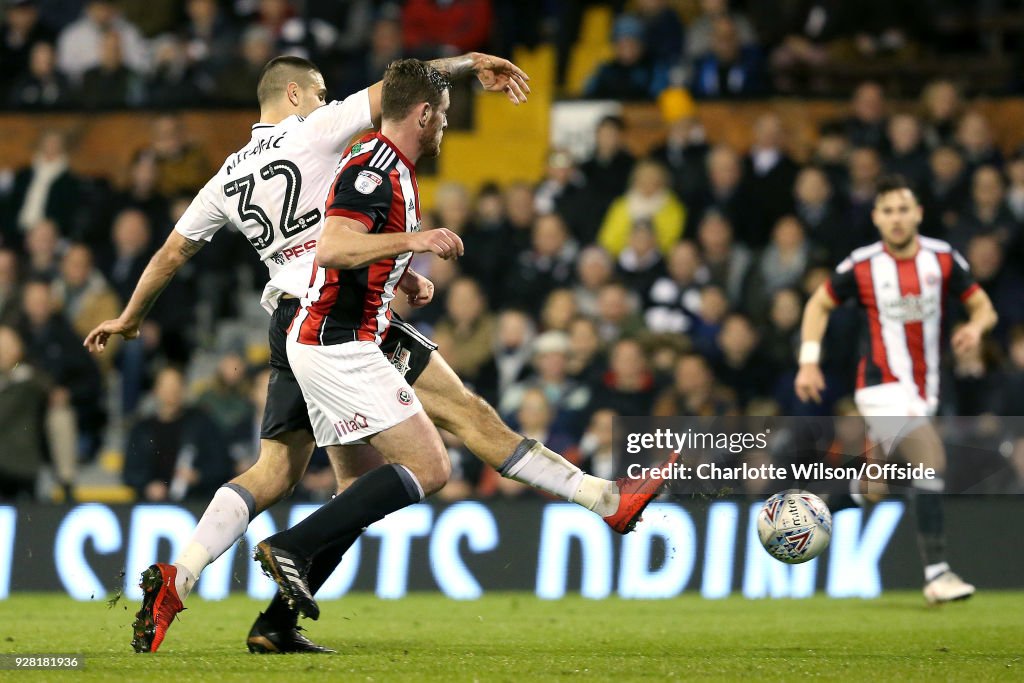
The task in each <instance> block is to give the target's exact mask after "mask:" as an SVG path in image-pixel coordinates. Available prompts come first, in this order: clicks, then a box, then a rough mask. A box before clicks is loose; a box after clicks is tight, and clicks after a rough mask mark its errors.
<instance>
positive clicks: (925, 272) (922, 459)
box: [795, 176, 997, 602]
mask: <svg viewBox="0 0 1024 683" xmlns="http://www.w3.org/2000/svg"><path fill="white" fill-rule="evenodd" d="M871 216H872V220H873V221H874V223H875V226H876V227H877V228H878V231H879V233H880V234H881V237H882V239H881V240H880V241H879V242H876V243H874V244H872V245H869V246H866V247H861V248H860V249H856V250H854V252H853V253H852V254H850V256H849V257H848V258H847V259H846V260H844V261H843V262H842V263H840V264H839V266H838V267H837V268H836V271H835V272H834V273H833V274H832V277H831V278H830V279H829V280H827V281H826V282H825V283H824V284H823V285H822V286H821V287H819V288H818V291H817V292H815V293H814V295H813V296H812V297H811V299H810V301H808V302H807V307H806V308H805V309H804V318H803V326H802V328H801V337H802V344H801V346H800V370H799V372H798V373H797V376H796V382H795V388H796V393H797V396H798V397H799V398H800V400H802V401H815V402H818V403H820V402H821V392H822V390H823V389H824V388H825V378H824V375H822V372H821V368H820V367H819V365H818V362H819V359H820V356H821V339H822V337H823V336H824V334H825V328H826V326H827V324H828V316H829V313H830V312H831V311H832V309H834V308H835V307H836V306H839V305H840V304H843V303H844V302H846V301H853V302H855V303H856V304H857V305H858V306H859V307H860V308H861V309H863V311H864V314H865V317H866V319H867V325H866V329H865V330H864V334H863V335H862V336H863V338H862V344H861V346H862V356H861V360H860V365H859V368H858V372H857V389H856V392H855V393H854V400H855V402H856V404H857V408H858V410H859V411H860V413H861V415H862V416H863V417H864V419H865V421H866V422H867V423H868V428H869V429H870V431H871V435H872V438H873V439H874V440H875V441H876V443H878V444H879V446H880V447H881V448H882V450H883V453H885V454H889V453H890V452H894V453H895V454H896V455H897V456H898V457H899V458H900V459H902V460H904V461H906V462H909V463H913V464H915V465H916V464H922V465H924V466H926V467H932V468H935V470H936V472H937V473H938V474H939V476H940V477H941V476H942V475H943V473H944V472H945V465H946V462H945V461H946V454H945V449H944V447H943V445H942V441H941V440H940V439H939V436H938V434H937V433H936V432H935V429H934V427H933V426H932V425H931V424H930V422H928V419H927V418H929V417H931V416H933V415H934V414H935V411H936V409H937V407H938V403H939V366H940V361H941V349H942V339H941V337H942V324H943V314H944V312H945V307H946V301H947V299H950V298H956V299H958V300H959V301H960V302H961V303H962V304H963V306H964V307H965V308H966V310H967V314H968V321H967V323H966V324H965V325H963V326H961V327H960V328H959V329H958V330H957V331H956V333H955V334H954V335H953V337H952V340H951V341H952V345H953V348H954V349H956V350H958V351H960V350H969V349H971V348H974V347H977V346H978V344H980V342H981V338H982V337H983V336H984V335H985V333H987V332H988V331H989V330H991V329H992V328H993V327H995V324H996V320H997V318H996V312H995V309H994V308H993V307H992V302H991V300H989V298H988V295H987V294H985V292H984V290H982V289H981V287H980V286H978V284H977V283H976V282H974V280H973V278H972V277H971V274H970V271H969V269H968V266H967V262H966V261H965V260H964V258H963V257H962V256H961V255H960V254H958V253H957V252H956V251H955V250H953V248H952V247H950V246H949V244H948V243H946V242H943V241H942V240H937V239H931V238H928V237H922V236H920V235H919V234H918V227H919V226H920V224H921V218H922V210H921V205H920V204H919V203H918V201H917V198H916V197H915V196H914V193H913V191H912V190H911V189H910V187H909V186H908V185H907V182H906V181H905V180H904V179H903V178H902V177H900V176H889V177H886V178H883V179H882V180H881V181H880V182H879V185H878V192H877V195H876V198H875V207H874V209H873V211H872V214H871ZM914 488H915V490H916V491H917V492H918V495H916V496H915V498H916V506H917V524H918V535H919V537H920V539H921V550H922V554H923V556H924V558H923V559H924V562H925V589H924V593H925V598H926V599H927V600H928V601H929V602H946V601H949V600H957V599H962V598H967V597H970V595H971V594H973V593H974V586H971V585H970V584H968V583H965V582H964V581H963V580H961V579H960V578H959V577H958V576H957V575H956V574H954V573H953V572H952V571H950V569H949V565H948V564H947V563H946V561H945V534H944V532H943V515H942V506H941V498H940V497H939V496H937V495H921V494H923V493H932V494H935V493H941V492H942V490H943V488H944V483H943V482H942V480H941V479H937V480H924V481H917V482H914Z"/></svg>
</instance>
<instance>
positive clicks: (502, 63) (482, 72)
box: [367, 52, 530, 129]
mask: <svg viewBox="0 0 1024 683" xmlns="http://www.w3.org/2000/svg"><path fill="white" fill-rule="evenodd" d="M427 63H428V64H430V66H432V67H434V68H435V69H437V70H438V71H440V72H441V73H443V74H444V75H445V76H447V77H448V80H450V81H454V80H457V79H459V78H465V77H466V76H468V75H469V74H471V73H472V74H476V79H477V80H478V81H480V85H482V86H483V88H484V90H488V91H490V92H503V93H505V96H506V97H508V99H509V101H510V102H511V103H512V104H519V103H521V102H525V101H526V96H527V95H528V94H529V93H530V86H529V85H528V84H527V81H529V80H530V77H529V76H528V75H527V74H526V72H525V71H523V70H522V69H520V68H519V67H518V66H516V65H515V64H513V63H512V62H510V61H508V60H507V59H503V58H502V57H495V56H493V55H488V54H484V53H482V52H469V53H466V54H464V55H460V56H458V57H446V58H443V59H435V60H433V61H430V62H427ZM383 86H384V83H383V81H377V82H376V83H374V84H373V85H371V86H370V87H369V88H368V89H367V93H368V94H369V98H370V121H371V122H372V125H373V127H374V128H377V129H379V128H380V124H381V92H382V90H383Z"/></svg>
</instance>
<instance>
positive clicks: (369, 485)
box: [266, 465, 421, 559]
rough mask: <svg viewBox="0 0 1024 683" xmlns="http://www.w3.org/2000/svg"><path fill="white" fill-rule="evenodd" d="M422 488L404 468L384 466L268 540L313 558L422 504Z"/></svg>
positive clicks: (359, 479)
mask: <svg viewBox="0 0 1024 683" xmlns="http://www.w3.org/2000/svg"><path fill="white" fill-rule="evenodd" d="M420 497H421V496H420V487H419V484H418V483H417V482H416V480H415V479H414V478H413V476H412V475H411V474H410V473H409V470H407V469H405V468H404V467H402V466H401V465H384V466H383V467H378V468H377V469H375V470H373V471H371V472H368V473H366V474H364V475H363V476H361V477H359V478H358V479H356V480H355V482H354V483H353V484H352V485H351V486H349V487H348V488H347V489H345V490H344V491H343V492H341V493H340V494H338V495H337V496H335V497H334V499H332V500H330V501H328V502H327V503H325V504H324V505H323V506H322V507H321V508H320V509H319V510H317V511H316V512H314V513H313V514H311V515H310V516H309V517H307V518H306V519H304V520H302V521H301V522H299V523H298V524H296V525H295V526H293V527H292V528H291V529H287V530H285V531H282V532H280V533H276V534H274V535H273V536H270V537H268V538H267V539H266V540H267V542H268V543H270V544H271V545H273V546H275V547H277V548H281V549H283V550H287V551H288V552H291V553H295V554H297V555H299V556H300V557H305V558H307V559H308V558H312V557H314V556H315V555H316V554H317V553H318V552H320V551H321V550H324V549H326V548H327V546H328V545H331V544H332V543H336V542H340V541H342V539H343V538H344V537H347V536H349V535H350V534H352V533H354V532H355V533H358V532H361V531H362V530H363V529H364V528H366V527H368V526H370V525H371V524H373V523H374V522H378V521H380V520H381V519H383V518H384V516H385V515H387V514H389V513H391V512H394V511H395V510H401V509H402V508H404V507H406V506H408V505H412V504H413V503H415V502H417V501H419V500H420Z"/></svg>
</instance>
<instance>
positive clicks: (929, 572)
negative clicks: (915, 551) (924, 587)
mask: <svg viewBox="0 0 1024 683" xmlns="http://www.w3.org/2000/svg"><path fill="white" fill-rule="evenodd" d="M948 571H949V563H948V562H937V563H935V564H930V565H928V566H927V567H925V568H924V581H925V583H928V582H929V581H934V580H935V579H936V578H937V577H938V576H939V575H940V574H942V573H943V572H948Z"/></svg>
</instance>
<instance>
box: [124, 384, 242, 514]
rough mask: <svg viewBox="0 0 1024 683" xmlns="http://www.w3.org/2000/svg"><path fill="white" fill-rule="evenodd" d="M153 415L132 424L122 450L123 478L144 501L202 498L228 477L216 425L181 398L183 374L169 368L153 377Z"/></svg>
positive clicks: (225, 452) (182, 395)
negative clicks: (123, 454)
mask: <svg viewBox="0 0 1024 683" xmlns="http://www.w3.org/2000/svg"><path fill="white" fill-rule="evenodd" d="M153 395H154V398H155V402H156V410H155V413H154V414H153V415H152V416H151V417H146V418H143V419H141V420H139V421H138V422H136V423H135V426H133V427H132V429H131V432H130V433H129V435H128V442H127V445H126V448H125V463H124V482H125V484H127V485H129V486H131V487H132V488H133V489H135V492H136V495H138V496H139V498H140V499H141V500H143V501H146V502H152V503H156V502H163V501H169V500H174V501H177V500H184V499H186V498H193V497H195V498H206V497H208V496H210V495H212V494H213V492H214V491H215V490H216V489H217V488H218V487H219V486H220V485H221V484H223V483H224V482H225V481H226V480H227V479H228V478H229V477H230V476H231V461H230V458H229V457H228V452H227V448H226V447H225V445H224V440H223V438H222V437H221V435H220V431H219V429H218V428H217V426H216V424H215V423H214V422H213V421H212V420H211V419H210V418H209V417H208V416H207V415H206V414H205V413H204V412H202V411H201V410H199V409H196V408H190V407H188V406H187V405H186V402H185V378H184V377H183V376H182V374H181V372H180V371H178V370H176V369H173V368H165V369H164V370H162V371H161V372H160V374H159V375H157V379H156V384H155V386H154V389H153Z"/></svg>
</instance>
